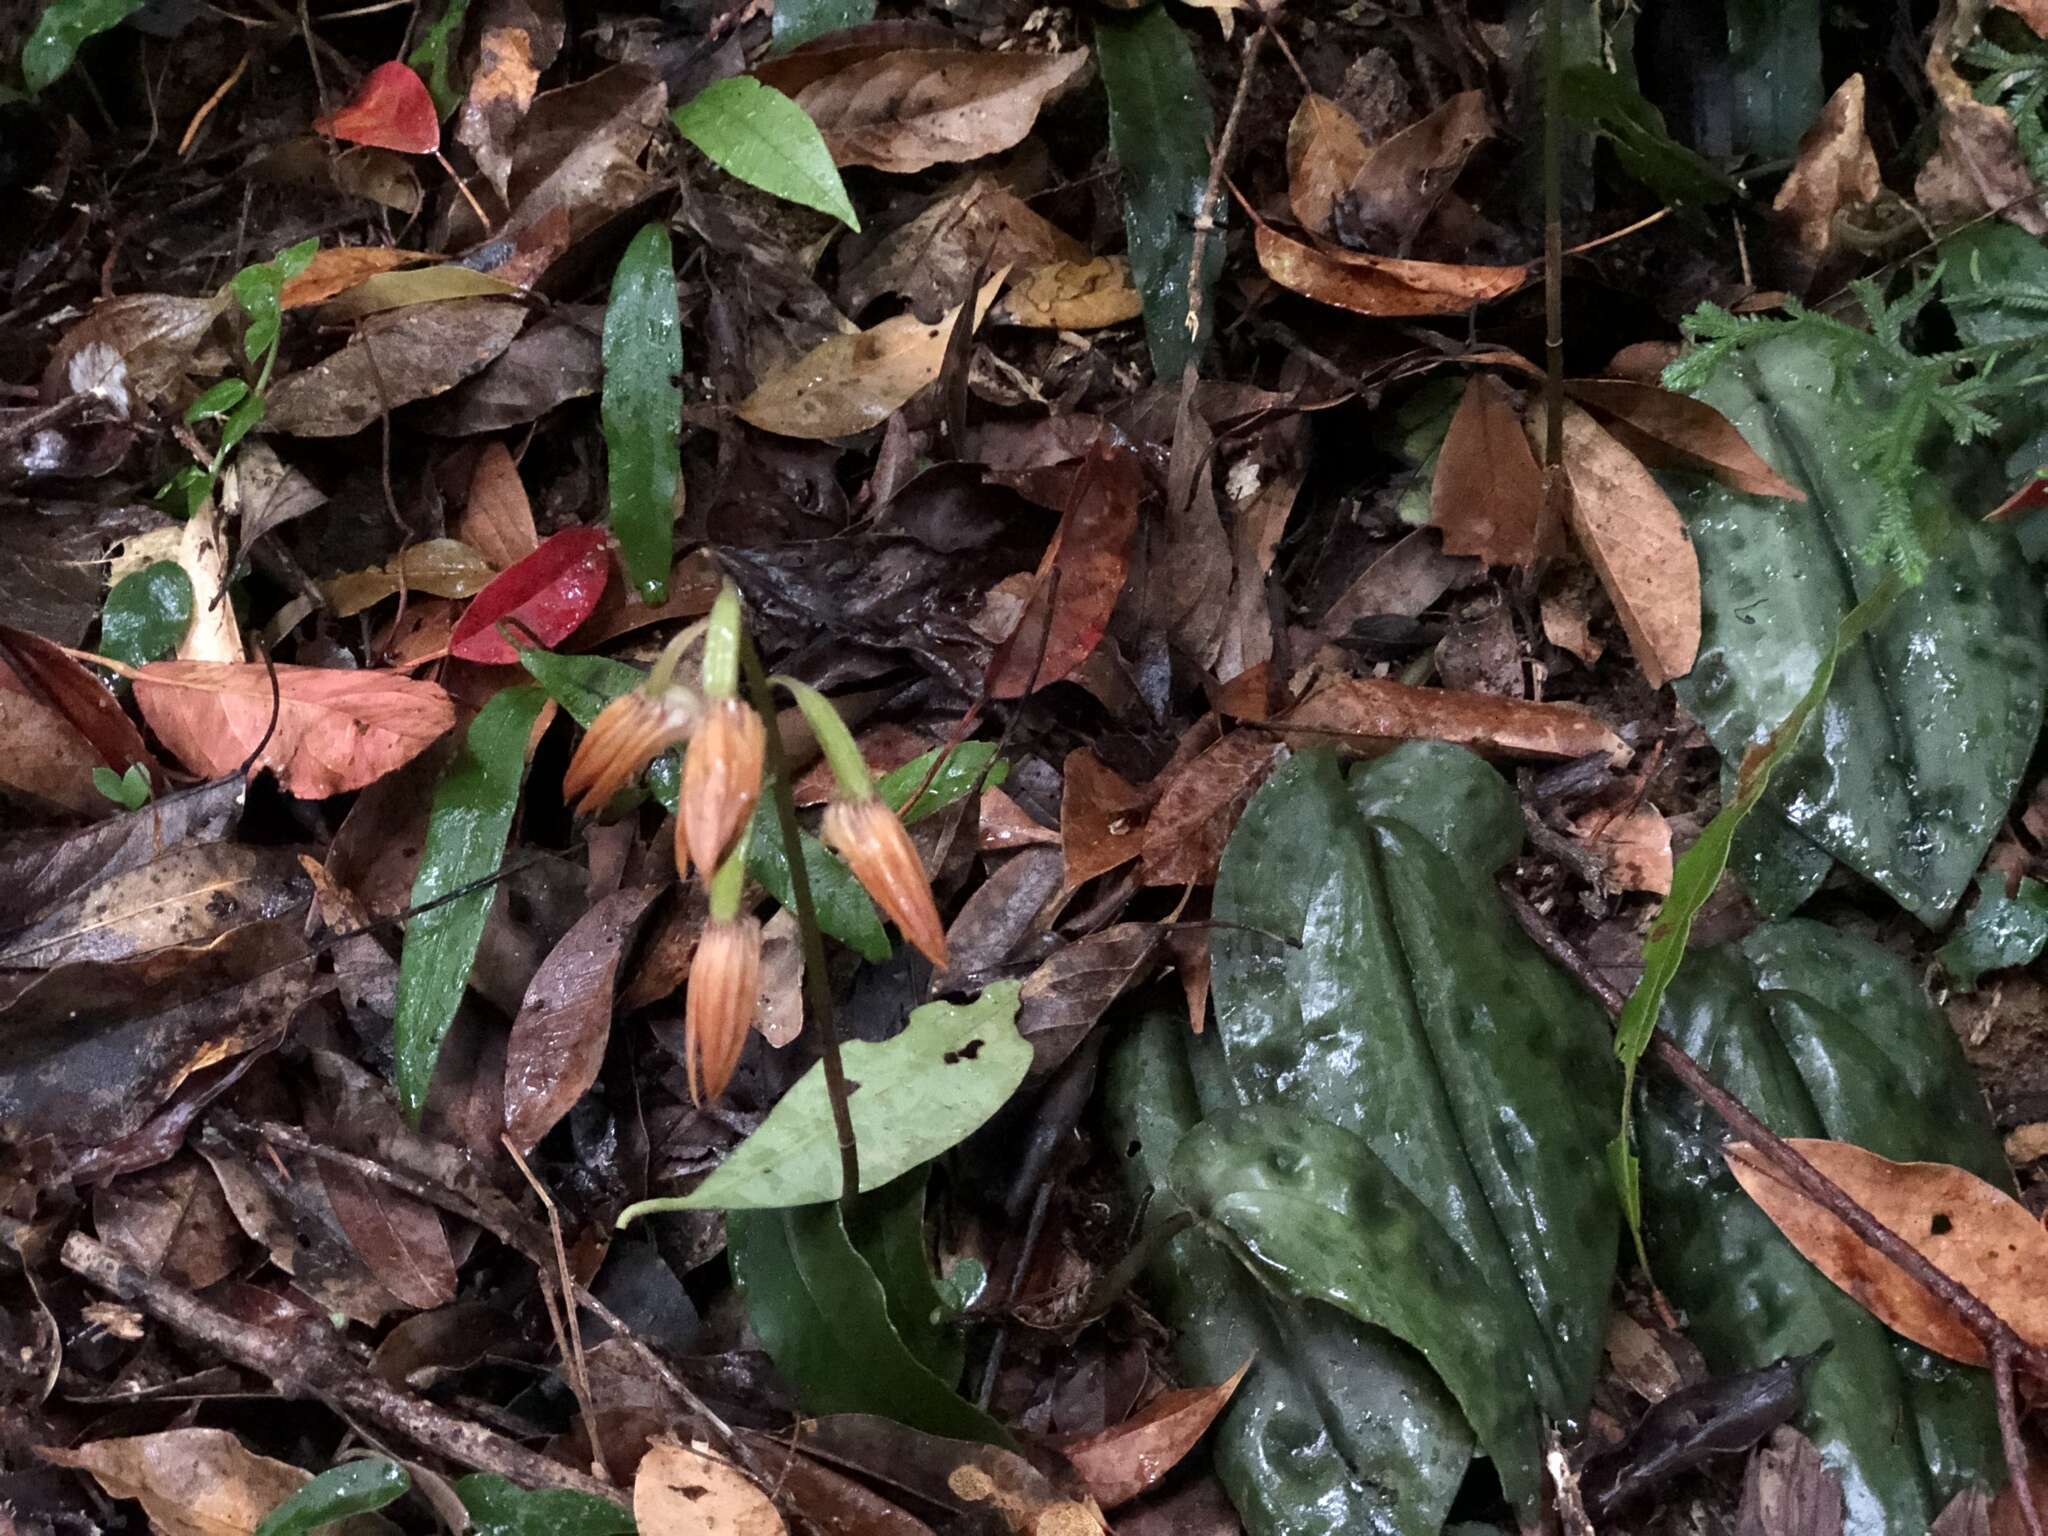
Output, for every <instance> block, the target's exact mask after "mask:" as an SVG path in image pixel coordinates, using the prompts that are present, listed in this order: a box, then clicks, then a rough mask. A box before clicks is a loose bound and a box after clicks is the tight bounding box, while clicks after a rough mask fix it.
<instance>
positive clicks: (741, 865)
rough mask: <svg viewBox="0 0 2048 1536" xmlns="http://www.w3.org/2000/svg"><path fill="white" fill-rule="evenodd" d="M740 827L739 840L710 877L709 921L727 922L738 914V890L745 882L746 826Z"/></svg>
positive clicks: (749, 823) (749, 824) (742, 888)
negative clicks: (716, 871)
mask: <svg viewBox="0 0 2048 1536" xmlns="http://www.w3.org/2000/svg"><path fill="white" fill-rule="evenodd" d="M752 825H753V823H752V821H749V822H748V823H747V826H745V827H741V828H740V835H739V841H738V842H736V843H735V844H734V845H733V850H732V852H731V853H728V854H727V855H726V856H725V862H724V863H723V864H721V865H719V866H718V873H717V874H715V875H713V876H712V877H711V888H710V892H709V895H710V898H711V921H713V922H714V923H729V922H731V921H732V920H733V919H734V918H736V917H738V916H739V915H740V892H741V891H742V890H744V889H745V887H746V883H747V828H748V827H751V826H752Z"/></svg>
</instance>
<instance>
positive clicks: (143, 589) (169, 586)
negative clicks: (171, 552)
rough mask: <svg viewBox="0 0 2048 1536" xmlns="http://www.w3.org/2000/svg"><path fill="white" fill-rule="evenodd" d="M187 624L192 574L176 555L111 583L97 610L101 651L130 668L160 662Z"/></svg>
mask: <svg viewBox="0 0 2048 1536" xmlns="http://www.w3.org/2000/svg"><path fill="white" fill-rule="evenodd" d="M191 624H192V578H191V577H190V576H187V575H186V574H185V568H184V567H183V566H181V565H180V564H178V562H177V561H175V560H159V561H157V562H155V563H154V564H152V565H145V566H144V567H143V568H142V569H141V570H139V571H131V572H129V573H128V574H127V575H126V576H123V577H122V578H121V579H120V580H119V581H117V582H115V583H114V589H113V590H112V591H111V592H109V593H108V594H107V607H106V611H105V612H104V613H102V614H101V615H100V654H101V655H102V656H105V657H107V658H108V659H109V660H112V661H119V662H125V663H127V664H128V665H129V666H131V667H140V666H146V665H147V664H148V663H150V662H152V661H161V660H162V659H163V658H164V657H166V656H168V655H170V654H171V652H173V651H175V650H176V649H177V648H178V642H179V641H180V640H182V639H184V638H185V631H186V630H187V629H188V628H190V627H191Z"/></svg>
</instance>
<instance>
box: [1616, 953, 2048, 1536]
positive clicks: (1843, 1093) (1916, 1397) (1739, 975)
mask: <svg viewBox="0 0 2048 1536" xmlns="http://www.w3.org/2000/svg"><path fill="white" fill-rule="evenodd" d="M1664 1017H1665V1020H1666V1023H1667V1027H1668V1028H1670V1030H1671V1031H1672V1033H1673V1034H1674V1035H1675V1036H1676V1037H1677V1039H1678V1043H1679V1044H1680V1045H1682V1046H1684V1047H1685V1049H1686V1050H1687V1051H1689V1052H1690V1053H1691V1054H1692V1055H1693V1056H1694V1058H1695V1059H1697V1060H1698V1061H1699V1062H1700V1064H1701V1065H1702V1066H1704V1067H1705V1068H1706V1069H1707V1070H1708V1071H1709V1072H1710V1073H1712V1074H1713V1075H1714V1077H1715V1078H1716V1079H1718V1080H1719V1081H1720V1082H1721V1083H1722V1084H1723V1085H1724V1086H1725V1087H1726V1088H1727V1089H1728V1090H1729V1091H1730V1092H1732V1093H1733V1094H1735V1095H1736V1096H1737V1097H1738V1098H1740V1099H1741V1100H1742V1101H1743V1102H1744V1103H1746V1104H1748V1105H1749V1106H1750V1107H1751V1108H1752V1109H1754V1110H1755V1111H1756V1112H1757V1113H1758V1114H1759V1115H1760V1116H1762V1117H1763V1119H1764V1120H1765V1122H1766V1123H1768V1124H1769V1125H1770V1127H1771V1128H1772V1129H1773V1130H1775V1131H1777V1132H1778V1133H1779V1134H1780V1135H1782V1136H1827V1137H1832V1138H1834V1139H1836V1140H1839V1141H1849V1142H1854V1143H1855V1144H1856V1145H1858V1146H1862V1147H1868V1148H1869V1149H1870V1150H1872V1151H1874V1152H1878V1153H1880V1154H1882V1155H1883V1156H1885V1157H1889V1158H1892V1159H1894V1160H1897V1161H1905V1162H1911V1161H1938V1162H1946V1163H1956V1164H1960V1165H1961V1166H1963V1167H1965V1168H1968V1169H1970V1170H1971V1171H1972V1172H1973V1173H1976V1174H1978V1175H1980V1176H1982V1177H1984V1178H1987V1179H1990V1180H1991V1181H1992V1182H1993V1183H1995V1184H1997V1185H1999V1186H2000V1187H2001V1188H2010V1187H2011V1178H2010V1175H2009V1174H2008V1173H2007V1171H2006V1167H2005V1160H2004V1157H2003V1155H2002V1153H2001V1151H2000V1148H1999V1144H1998V1140H1997V1138H1996V1136H1995V1135H1994V1134H1993V1133H1992V1130H1991V1126H1990V1124H1989V1122H1988V1120H1987V1119H1986V1117H1985V1113H1984V1108H1983V1104H1982V1102H1981V1100H1980V1099H1979V1096H1978V1092H1977V1085H1976V1082H1975V1079H1974V1077H1973V1076H1972V1074H1971V1073H1970V1070H1969V1068H1968V1066H1967V1064H1966V1063H1965V1062H1964V1060H1963V1057H1962V1052H1961V1050H1960V1049H1959V1047H1958V1046H1957V1044H1956V1039H1955V1035H1954V1033H1953V1032H1952V1031H1951V1030H1950V1029H1949V1027H1948V1024H1947V1023H1946V1021H1945V1020H1944V1019H1943V1018H1942V1016H1941V1014H1940V1012H1939V1011H1937V1010H1936V1009H1934V1008H1933V1007H1932V1006H1930V1005H1929V1003H1928V1002H1927V1000H1926V998H1925V997H1924V996H1923V995H1922V994H1921V991H1920V988H1919V985H1918V983H1917V982H1916V981H1915V979H1914V977H1913V974H1912V972H1911V971H1910V970H1908V969H1907V967H1906V966H1905V965H1904V964H1903V963H1902V962H1900V961H1899V960H1898V958H1897V957H1895V956H1893V955H1892V954H1890V953H1889V952H1887V951H1885V950H1882V949H1880V948H1878V947H1877V946H1876V945H1874V944H1871V943H1868V942H1867V941H1865V940H1862V939H1858V938H1854V937H1852V936H1850V935H1848V934H1843V933H1837V932H1835V931H1834V930H1832V929H1829V928H1825V927H1822V926H1821V925H1820V924H1818V923H1812V922H1807V921H1804V920H1801V919H1796V918H1795V919H1792V920H1790V921H1787V922H1782V923H1773V924H1770V925H1767V926H1766V927H1763V928H1760V929H1758V930H1757V931H1756V932H1755V933H1753V934H1751V935H1750V937H1749V938H1748V939H1747V940H1745V941H1744V942H1743V944H1742V945H1741V947H1740V948H1737V947H1734V946H1729V947H1727V948H1723V949H1716V950H1707V951H1705V952H1703V953H1700V954H1698V955H1695V956H1693V957H1691V958H1690V959H1688V960H1687V962H1686V966H1685V969H1684V970H1683V971H1681V972H1680V973H1679V975H1678V978H1677V980H1676V981H1675V982H1674V983H1673V985H1672V988H1671V991H1670V993H1669V994H1668V996H1667V999H1666V1007H1665V1014H1664ZM1637 1091H1638V1105H1639V1110H1638V1115H1639V1125H1640V1127H1641V1129H1640V1139H1641V1144H1642V1159H1643V1198H1644V1214H1645V1227H1646V1231H1645V1236H1646V1237H1647V1239H1648V1243H1649V1251H1650V1257H1651V1264H1652V1268H1653V1272H1654V1274H1655V1276H1656V1278H1657V1281H1658V1284H1659V1285H1660V1286H1661V1287H1662V1288H1663V1289H1664V1291H1665V1293H1666V1294H1667V1295H1668V1296H1669V1297H1670V1298H1671V1299H1672V1300H1673V1301H1674V1302H1676V1303H1677V1304H1678V1306H1679V1307H1680V1308H1682V1309H1683V1310H1684V1312H1685V1314H1686V1318H1687V1324H1688V1329H1687V1331H1688V1335H1689V1336H1690V1337H1691V1338H1692V1339H1694V1340H1695V1341H1696V1342H1697V1343H1698V1344H1699V1345H1700V1347H1701V1348H1702V1349H1704V1350H1705V1351H1706V1353H1707V1358H1708V1363H1709V1364H1710V1365H1711V1366H1712V1367H1713V1368H1714V1369H1715V1370H1717V1371H1738V1370H1745V1369H1756V1368H1759V1367H1761V1366H1764V1365H1767V1364H1769V1363H1770V1362H1771V1361H1773V1360H1776V1359H1778V1358H1780V1357H1781V1356H1785V1355H1794V1354H1800V1353H1803V1352H1805V1351H1808V1350H1811V1349H1815V1348H1817V1347H1819V1346H1820V1345H1822V1344H1824V1343H1828V1342H1830V1341H1832V1344H1833V1348H1832V1349H1831V1350H1830V1351H1829V1353H1828V1354H1827V1355H1826V1357H1825V1358H1823V1359H1822V1360H1821V1361H1820V1362H1819V1363H1818V1364H1817V1365H1816V1366H1815V1367H1814V1371H1813V1374H1812V1377H1811V1378H1810V1381H1809V1384H1808V1390H1807V1410H1806V1413H1805V1415H1804V1417H1803V1419H1802V1421H1801V1427H1802V1428H1803V1429H1804V1430H1805V1431H1806V1433H1807V1434H1809V1435H1811V1436H1812V1437H1813V1439H1814V1441H1815V1442H1816V1443H1817V1444H1818V1445H1819V1446H1820V1449H1821V1454H1822V1456H1823V1457H1824V1458H1825V1459H1826V1460H1827V1461H1828V1463H1829V1464H1830V1465H1831V1466H1832V1467H1834V1468H1835V1469H1836V1470H1837V1471H1838V1472H1840V1473H1841V1474H1842V1480H1843V1488H1844V1496H1845V1499H1846V1501H1847V1504H1848V1510H1847V1514H1848V1521H1847V1526H1846V1529H1847V1531H1848V1532H1849V1533H1851V1536H1908V1533H1911V1536H1925V1532H1926V1531H1927V1530H1928V1529H1929V1527H1930V1525H1931V1524H1932V1522H1933V1520H1934V1517H1935V1516H1936V1515H1938V1514H1939V1513H1940V1512H1941V1511H1942V1509H1943V1508H1944V1507H1946V1505H1947V1503H1948V1501H1949V1500H1950V1499H1951V1498H1952V1497H1953V1496H1954V1495H1955V1494H1956V1493H1957V1492H1959V1491H1960V1490H1961V1489H1962V1488H1964V1487H1965V1486H1967V1485H1968V1484H1970V1483H1971V1482H1981V1483H1983V1484H1985V1485H1986V1486H1992V1485H1994V1484H1995V1483H1996V1482H1997V1481H1998V1480H1999V1478H2000V1477H2001V1475H2002V1474H2001V1473H2000V1470H1999V1469H2000V1465H2001V1456H2000V1451H1999V1445H1998V1427H1997V1423H1996V1420H1995V1417H1994V1414H1993V1411H1992V1400H1991V1390H1990V1386H1989V1378H1988V1377H1986V1376H1985V1374H1984V1373H1983V1372H1981V1371H1974V1370H1971V1369H1970V1368H1968V1367H1966V1366H1960V1365H1954V1364H1951V1363H1949V1362H1946V1361H1943V1360H1940V1359H1937V1358H1936V1357H1935V1356H1933V1355H1930V1354H1929V1353H1927V1352H1926V1351H1925V1350H1922V1349H1920V1348H1919V1347H1918V1346H1916V1345H1914V1344H1911V1343H1909V1342H1907V1341H1906V1340H1904V1339H1902V1338H1900V1337H1898V1336H1897V1335H1896V1334H1893V1333H1892V1332H1890V1331H1889V1330H1888V1329H1886V1328H1885V1327H1884V1325H1883V1324H1881V1323H1879V1322H1877V1321H1876V1320H1875V1319H1874V1318H1872V1317H1871V1316H1870V1315H1869V1314H1868V1313H1867V1312H1865V1311H1864V1310H1863V1309H1862V1308H1861V1307H1859V1306H1858V1305H1857V1304H1856V1303H1855V1301H1854V1300H1853V1299H1851V1298H1850V1297H1849V1296H1848V1295H1846V1294H1845V1293H1843V1292H1842V1291H1840V1290H1838V1289H1836V1287H1835V1286H1834V1285H1833V1284H1832V1283H1831V1282H1830V1281H1829V1280H1828V1279H1827V1278H1826V1277H1825V1276H1823V1275H1822V1274H1821V1273H1820V1272H1819V1271H1818V1270H1816V1269H1814V1268H1813V1266H1812V1265H1810V1264H1808V1263H1807V1262H1806V1260H1805V1259H1803V1258H1801V1257H1800V1256H1799V1255H1798V1253H1797V1252H1796V1251H1794V1249H1793V1248H1792V1246H1791V1244H1790V1243H1788V1242H1786V1240H1785V1239H1784V1237H1783V1236H1782V1235H1781V1234H1780V1233H1779V1232H1778V1230H1777V1228H1776V1227H1774V1226H1772V1225H1771V1223H1770V1221H1769V1219H1768V1218H1766V1217H1765V1216H1764V1215H1763V1213H1762V1212H1761V1211H1759V1210H1758V1209H1757V1208H1756V1206H1755V1205H1754V1204H1752V1203H1751V1202H1750V1200H1749V1199H1748V1198H1747V1197H1746V1196H1744V1195H1743V1193H1742V1192H1741V1190H1740V1189H1739V1188H1738V1187H1737V1185H1736V1183H1735V1180H1734V1177H1733V1176H1732V1175H1731V1174H1730V1173H1729V1172H1728V1170H1727V1167H1726V1165H1725V1164H1724V1163H1723V1161H1722V1158H1721V1148H1722V1146H1723V1145H1724V1143H1725V1141H1726V1139H1727V1133H1726V1131H1725V1129H1724V1128H1723V1127H1722V1125H1721V1123H1720V1122H1719V1121H1718V1120H1716V1119H1715V1118H1714V1117H1713V1116H1712V1115H1710V1114H1709V1113H1708V1112H1707V1111H1706V1110H1704V1109H1702V1108H1701V1107H1700V1106H1699V1104H1698V1103H1696V1102H1695V1101H1694V1100H1692V1099H1691V1098H1690V1097H1689V1096H1687V1095H1685V1094H1684V1093H1682V1092H1681V1091H1680V1090H1679V1089H1678V1088H1677V1087H1676V1086H1675V1085H1673V1084H1671V1083H1670V1082H1668V1081H1666V1080H1663V1079H1662V1078H1660V1077H1645V1078H1644V1079H1643V1080H1642V1081H1641V1083H1640V1084H1639V1086H1638V1090H1637Z"/></svg>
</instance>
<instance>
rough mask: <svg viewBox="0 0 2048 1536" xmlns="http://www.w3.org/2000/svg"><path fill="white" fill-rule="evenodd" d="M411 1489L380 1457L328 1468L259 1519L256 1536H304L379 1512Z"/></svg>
mask: <svg viewBox="0 0 2048 1536" xmlns="http://www.w3.org/2000/svg"><path fill="white" fill-rule="evenodd" d="M410 1487H412V1478H411V1477H410V1476H409V1475H408V1474H407V1472H406V1470H405V1468H403V1467H401V1466H400V1465H399V1464H398V1463H397V1462H395V1461H386V1460H385V1459H384V1458H383V1457H381V1456H368V1457H365V1458H363V1459H362V1460H361V1461H345V1462H343V1463H342V1464H341V1465H340V1466H338V1467H330V1468H329V1469H328V1470H327V1471H325V1472H322V1473H321V1474H320V1475H319V1476H318V1477H316V1478H314V1479H313V1480H312V1481H311V1482H310V1483H307V1484H305V1485H304V1486H303V1487H301V1488H300V1489H299V1491H298V1492H297V1493H295V1494H293V1495H292V1496H291V1497H290V1498H288V1499H286V1500H285V1501H284V1502H283V1503H282V1504H280V1505H278V1506H277V1508H275V1509H273V1510H272V1511H271V1512H270V1513H269V1514H267V1515H265V1516H264V1517H263V1523H262V1524H261V1525H259V1526H257V1527H256V1536H307V1533H308V1532H311V1531H317V1530H319V1529H320V1527H321V1526H323V1525H332V1524H334V1522H335V1521H337V1520H346V1519H347V1518H348V1517H349V1516H350V1515H367V1514H369V1513H371V1512H372V1511H373V1510H379V1509H382V1508H383V1507H384V1506H385V1505H387V1504H389V1503H391V1502H392V1501H393V1500H394V1499H397V1498H399V1497H401V1496H402V1495H403V1494H404V1493H405V1491H406V1490H407V1489H408V1488H410Z"/></svg>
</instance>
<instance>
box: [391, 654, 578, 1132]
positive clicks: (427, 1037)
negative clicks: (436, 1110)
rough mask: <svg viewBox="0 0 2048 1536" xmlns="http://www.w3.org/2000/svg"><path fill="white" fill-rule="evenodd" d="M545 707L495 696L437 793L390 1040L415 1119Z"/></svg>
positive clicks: (541, 699)
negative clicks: (420, 909) (527, 753)
mask: <svg viewBox="0 0 2048 1536" xmlns="http://www.w3.org/2000/svg"><path fill="white" fill-rule="evenodd" d="M547 702H548V697H547V695H546V694H545V693H544V692H542V691H541V690H540V689H538V688H533V687H523V688H507V689H505V690H504V691H502V692H500V693H497V694H494V695H493V696H492V698H491V700H490V702H489V703H488V704H486V705H484V707H483V708H482V709H481V710H480V711H478V713H477V717H476V718H475V719H474V720H472V721H471V722H470V724H469V732H468V735H467V736H466V737H465V738H464V740H463V744H462V751H461V753H460V754H459V755H458V756H457V757H456V759H455V761H454V762H453V763H452V764H450V765H449V768H448V771H447V773H446V774H445V775H444V776H443V777H442V779H441V782H440V783H439V784H438V785H436V786H435V789H434V804H433V809H432V811H431V812H430V813H429V815H428V818H427V841H426V846H425V848H424V849H423V850H422V851H421V853H420V864H419V873H418V874H417V875H416V876H415V877H414V879H413V885H412V901H411V905H412V906H413V907H414V908H426V909H427V910H425V911H421V912H419V913H418V914H417V915H416V916H415V917H414V918H413V919H412V922H411V925H410V926H409V927H408V928H407V929H406V934H405V947H404V949H403V951H402V952H401V953H400V955H399V963H398V1012H397V1019H396V1023H395V1025H394V1030H395V1033H394V1038H393V1049H394V1051H395V1052H396V1055H397V1058H398V1074H397V1075H398V1096H399V1101H400V1103H401V1104H402V1105H403V1106H404V1108H405V1112H406V1113H407V1114H408V1115H410V1116H411V1117H412V1119H413V1120H414V1121H415V1122H417V1121H418V1119H419V1116H420V1111H421V1110H422V1109H423V1108H424V1107H425V1106H426V1102H427V1090H428V1088H429V1087H430V1086H431V1085H432V1083H433V1078H434V1063H435V1062H436V1061H437V1060H438V1059H439V1058H440V1055H441V1043H442V1041H444V1040H445V1039H447V1037H448V1030H449V1028H450V1027H451V1026H452V1025H453V1024H454V1023H455V1010H456V1008H457V1007H458V1006H459V1005H460V1004H461V1002H462V994H463V989H464V988H465V987H467V986H468V984H469V972H470V968H471V966H473V965H474V964H475V963H476V949H477V944H478V943H479V942H480V941H481V940H482V938H483V932H484V921H485V919H486V918H488V917H489V916H490V912H491V903H492V902H493V901H494V900H495V899H496V896H497V889H496V887H495V886H494V885H492V884H489V883H488V882H489V880H490V877H491V876H493V875H495V874H496V873H497V871H498V866H499V865H500V864H501V863H502V862H503V860H504V857H505V838H506V835H507V834H508V833H509V832H510V831H511V830H512V815H513V812H514V811H515V810H516V809H517V808H518V804H519V786H520V782H521V780H522V779H523V778H524V777H525V773H526V748H527V744H528V742H529V741H530V740H531V738H532V736H533V728H534V725H535V723H536V722H537V721H538V720H539V719H540V712H541V710H542V708H543V707H544V706H546V704H547ZM480 882H481V883H480ZM471 887H475V889H471Z"/></svg>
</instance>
